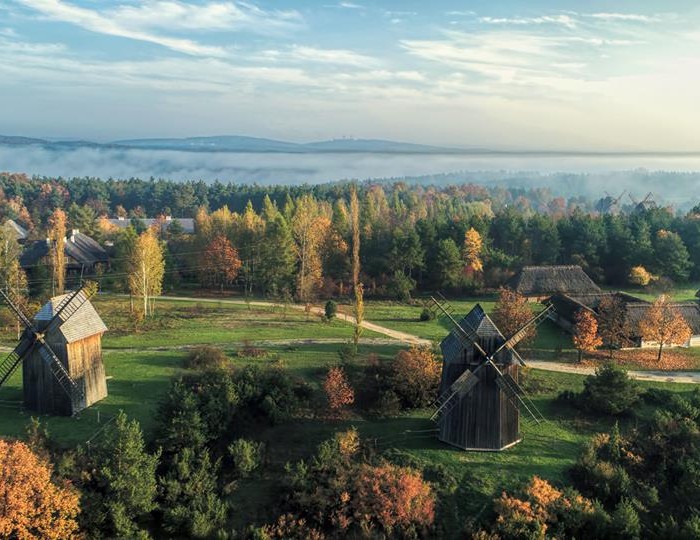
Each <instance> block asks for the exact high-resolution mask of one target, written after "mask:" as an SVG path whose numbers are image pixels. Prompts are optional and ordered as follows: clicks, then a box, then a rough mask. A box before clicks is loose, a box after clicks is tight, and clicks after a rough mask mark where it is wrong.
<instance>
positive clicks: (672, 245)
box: [654, 229, 691, 282]
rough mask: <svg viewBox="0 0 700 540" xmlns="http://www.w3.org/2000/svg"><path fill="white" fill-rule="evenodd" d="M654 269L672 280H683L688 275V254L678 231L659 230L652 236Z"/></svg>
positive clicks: (689, 264) (689, 263) (685, 279)
mask: <svg viewBox="0 0 700 540" xmlns="http://www.w3.org/2000/svg"><path fill="white" fill-rule="evenodd" d="M654 258H655V259H656V270H657V271H658V273H659V274H662V275H664V276H667V277H669V278H671V279H672V280H674V281H680V282H684V281H687V279H688V277H689V276H690V267H691V262H690V255H689V254H688V249H687V248H686V247H685V244H683V240H681V237H680V236H679V235H678V233H675V232H672V231H667V230H664V229H662V230H660V231H659V232H657V233H656V237H655V238H654Z"/></svg>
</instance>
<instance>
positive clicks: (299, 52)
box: [261, 45, 379, 68]
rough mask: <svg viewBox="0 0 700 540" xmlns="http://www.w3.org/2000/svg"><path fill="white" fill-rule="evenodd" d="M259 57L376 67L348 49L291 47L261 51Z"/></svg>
mask: <svg viewBox="0 0 700 540" xmlns="http://www.w3.org/2000/svg"><path fill="white" fill-rule="evenodd" d="M261 56H262V57H264V58H266V59H269V60H275V61H293V62H301V63H304V64H334V65H338V66H352V67H365V68H369V67H372V66H375V65H377V64H378V63H379V62H378V60H377V59H376V58H373V57H371V56H366V55H364V54H360V53H357V52H355V51H351V50H348V49H323V48H318V47H310V46H306V45H293V46H292V47H290V48H287V49H273V50H267V51H263V52H262V53H261Z"/></svg>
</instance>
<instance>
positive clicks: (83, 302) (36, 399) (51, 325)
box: [0, 284, 107, 416]
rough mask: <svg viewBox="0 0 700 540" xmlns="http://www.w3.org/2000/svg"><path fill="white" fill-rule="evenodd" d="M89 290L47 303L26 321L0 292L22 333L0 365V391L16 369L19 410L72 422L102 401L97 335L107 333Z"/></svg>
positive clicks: (104, 388) (104, 389)
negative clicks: (18, 373)
mask: <svg viewBox="0 0 700 540" xmlns="http://www.w3.org/2000/svg"><path fill="white" fill-rule="evenodd" d="M96 291H97V286H96V285H95V284H90V285H86V286H84V287H82V288H80V289H78V290H76V291H74V292H72V293H69V294H64V295H61V296H56V297H54V298H52V299H51V300H49V301H48V302H47V303H46V304H44V306H43V307H42V308H41V309H40V310H39V312H38V313H37V314H36V315H35V317H34V320H33V321H31V320H30V319H29V318H28V317H27V316H26V315H25V314H24V312H23V311H22V309H21V308H20V306H19V304H18V303H17V302H14V301H13V300H12V298H10V296H9V295H8V294H7V293H5V292H3V291H0V295H1V296H2V298H3V299H4V300H5V302H6V303H7V305H8V307H9V308H10V309H12V311H13V312H14V313H15V315H16V316H17V318H18V319H19V321H20V322H21V323H22V325H24V327H25V330H24V333H23V334H22V337H21V338H20V342H19V344H18V345H17V347H15V350H14V351H12V353H10V355H9V356H8V357H7V358H6V359H5V360H4V361H3V362H2V363H0V386H2V385H3V384H5V383H6V382H7V380H8V379H9V378H10V377H11V376H12V374H13V373H14V372H15V371H16V370H17V369H18V368H19V365H20V363H21V364H22V386H23V391H24V404H25V406H26V407H27V408H28V409H31V410H33V411H36V412H38V413H41V414H54V415H63V416H72V415H74V414H76V413H78V412H80V411H81V410H83V409H85V408H86V407H89V406H90V405H92V404H93V403H95V402H97V401H99V400H101V399H103V398H105V397H107V380H106V377H105V369H104V364H103V363H102V334H103V333H104V332H106V331H107V327H106V326H105V324H104V322H102V319H100V316H99V315H98V314H97V312H96V311H95V308H93V307H92V304H91V303H90V300H89V298H90V297H91V296H92V295H93V294H95V292H96Z"/></svg>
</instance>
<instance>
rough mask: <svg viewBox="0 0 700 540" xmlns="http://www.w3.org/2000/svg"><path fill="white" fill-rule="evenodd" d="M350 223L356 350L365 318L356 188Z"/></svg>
mask: <svg viewBox="0 0 700 540" xmlns="http://www.w3.org/2000/svg"><path fill="white" fill-rule="evenodd" d="M350 222H351V229H352V287H353V291H354V292H355V306H354V307H355V309H354V311H355V313H354V314H355V331H354V332H353V335H352V340H353V343H354V344H355V348H357V345H358V344H359V342H360V336H361V335H362V320H363V319H364V316H365V304H364V291H363V289H362V283H360V202H359V200H358V198H357V189H356V188H355V186H353V188H352V192H351V193H350Z"/></svg>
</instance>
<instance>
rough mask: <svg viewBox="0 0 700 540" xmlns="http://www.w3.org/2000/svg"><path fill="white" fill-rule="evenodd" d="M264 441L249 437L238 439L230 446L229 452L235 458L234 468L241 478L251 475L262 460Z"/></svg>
mask: <svg viewBox="0 0 700 540" xmlns="http://www.w3.org/2000/svg"><path fill="white" fill-rule="evenodd" d="M263 449H264V445H263V443H257V442H255V441H250V440H248V439H236V440H235V441H233V442H232V443H231V444H230V445H229V446H228V454H229V456H231V459H232V460H233V470H234V472H235V473H236V476H238V477H239V478H245V477H247V476H249V475H250V473H252V472H253V471H254V470H255V469H257V468H258V467H259V466H260V463H261V462H262V453H263Z"/></svg>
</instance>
